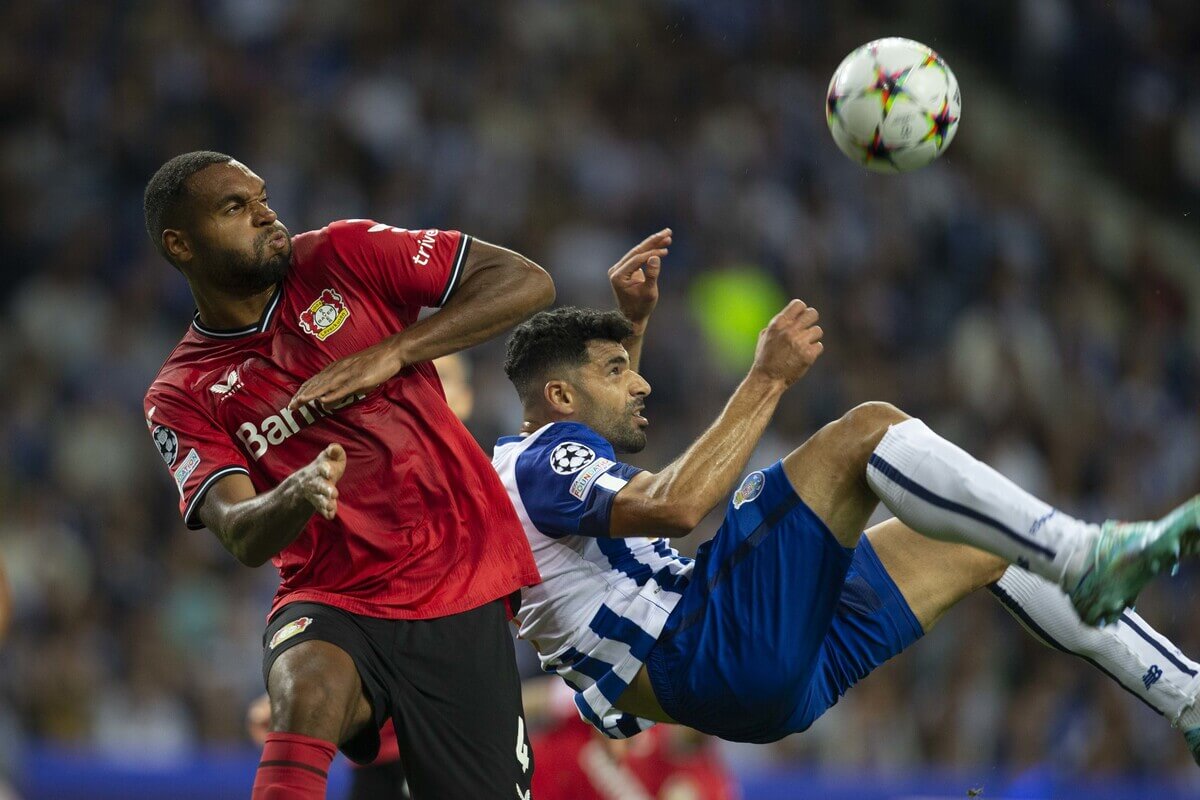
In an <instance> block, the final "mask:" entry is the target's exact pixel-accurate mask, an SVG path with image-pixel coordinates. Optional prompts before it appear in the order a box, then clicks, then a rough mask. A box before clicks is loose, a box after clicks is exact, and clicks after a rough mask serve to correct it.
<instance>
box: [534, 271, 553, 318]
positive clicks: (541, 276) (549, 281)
mask: <svg viewBox="0 0 1200 800" xmlns="http://www.w3.org/2000/svg"><path fill="white" fill-rule="evenodd" d="M528 263H529V266H530V267H531V269H530V274H529V282H530V284H531V290H530V293H531V294H532V295H533V302H532V306H533V309H532V310H533V311H535V312H537V311H541V310H542V309H543V308H548V307H550V306H552V305H554V297H555V291H554V279H553V278H551V277H550V273H549V272H546V270H544V269H542V268H541V267H539V266H538V265H537V264H534V263H533V262H532V261H531V262H528Z"/></svg>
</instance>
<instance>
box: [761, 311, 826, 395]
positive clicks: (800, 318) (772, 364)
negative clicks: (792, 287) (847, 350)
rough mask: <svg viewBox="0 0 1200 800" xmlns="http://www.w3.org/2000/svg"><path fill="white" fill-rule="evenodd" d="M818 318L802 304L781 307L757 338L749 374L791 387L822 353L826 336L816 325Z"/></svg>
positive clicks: (815, 313) (818, 315)
mask: <svg viewBox="0 0 1200 800" xmlns="http://www.w3.org/2000/svg"><path fill="white" fill-rule="evenodd" d="M820 318H821V315H820V314H818V313H817V310H816V309H815V308H810V307H809V306H807V305H805V304H804V302H803V301H801V300H793V301H792V302H790V303H788V304H787V305H786V306H784V307H783V310H782V311H780V312H779V313H778V314H776V315H775V317H774V318H773V319H772V320H771V322H770V323H769V324H768V325H767V327H765V328H763V330H762V333H760V334H759V335H758V348H757V350H756V351H755V354H754V366H753V367H752V368H751V371H757V372H759V373H760V374H762V375H764V376H766V377H768V378H770V379H772V380H777V381H782V382H783V385H784V386H791V385H792V384H793V383H795V382H796V381H798V380H800V378H802V377H803V376H804V373H806V372H808V368H809V367H811V366H812V365H813V363H814V362H815V361H816V360H817V359H818V358H820V356H821V353H822V352H823V351H824V350H825V345H824V344H822V342H821V337H822V336H824V335H825V332H824V331H823V330H821V326H820V325H818V324H817V320H819V319H820Z"/></svg>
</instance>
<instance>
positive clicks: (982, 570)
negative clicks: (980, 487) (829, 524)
mask: <svg viewBox="0 0 1200 800" xmlns="http://www.w3.org/2000/svg"><path fill="white" fill-rule="evenodd" d="M867 539H868V540H869V541H870V542H871V545H872V547H874V549H875V554H876V555H877V556H879V560H880V562H881V563H882V564H883V567H884V569H885V570H887V573H888V575H889V576H890V577H891V579H892V581H894V582H895V584H896V588H897V589H899V590H900V594H902V595H903V596H904V600H905V601H906V602H907V603H908V607H909V608H910V609H912V612H913V616H915V617H916V618H917V620H919V621H920V623H921V627H922V628H923V629H924V630H925V632H926V633H928V632H929V631H931V630H933V626H934V625H935V624H937V621H938V620H939V619H941V618H942V615H943V614H945V613H946V612H947V611H949V610H950V607H951V606H953V605H955V604H956V603H958V601H960V600H962V599H963V598H964V597H966V596H967V595H969V594H971V593H972V592H974V591H975V590H977V589H981V588H983V587H984V586H987V585H988V584H991V583H995V582H996V581H998V580H1000V576H1002V575H1003V574H1004V571H1005V570H1006V569H1008V564H1007V563H1006V562H1005V561H1004V559H1002V558H1000V557H999V556H994V555H992V554H991V553H985V552H983V551H982V550H976V549H975V548H973V547H967V546H966V545H961V544H951V543H949V542H940V541H937V540H935V539H929V538H926V537H924V536H921V535H920V534H919V533H917V532H916V531H914V530H913V529H912V528H909V527H908V526H907V525H905V524H904V523H903V522H901V521H900V520H898V519H889V520H887V521H886V522H882V523H880V524H879V525H876V526H875V527H873V528H871V529H870V530H869V531H867ZM1060 594H1061V592H1060ZM1064 599H1065V596H1064Z"/></svg>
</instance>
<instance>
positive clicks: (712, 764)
mask: <svg viewBox="0 0 1200 800" xmlns="http://www.w3.org/2000/svg"><path fill="white" fill-rule="evenodd" d="M525 708H526V712H527V713H528V714H529V716H530V717H531V718H535V719H536V717H538V716H543V717H547V718H548V719H549V725H547V726H545V727H543V728H542V729H541V730H538V731H537V732H536V733H535V734H534V735H533V751H534V753H535V754H536V755H537V762H538V771H537V773H536V774H534V776H533V797H535V798H537V800H655V798H658V800H737V798H738V797H739V796H740V792H739V791H738V788H737V783H736V782H735V781H734V779H733V776H732V775H731V774H730V773H729V770H728V769H727V768H726V767H725V764H724V762H723V761H722V759H721V756H720V753H718V752H717V748H716V747H715V742H714V741H713V740H712V739H711V738H710V737H708V736H705V735H704V734H702V733H697V732H696V731H693V730H691V729H689V728H685V727H683V726H681V725H655V726H654V727H653V728H651V729H650V730H648V731H645V732H643V733H642V734H641V735H640V736H637V737H634V738H633V739H616V740H614V739H609V738H607V737H606V736H604V734H602V733H600V732H599V731H597V730H596V729H595V728H593V727H592V726H591V725H589V724H588V723H586V722H584V721H583V720H582V719H580V717H579V711H578V709H576V708H575V702H574V693H573V692H571V690H570V689H569V688H568V687H567V685H566V684H564V683H562V682H561V681H556V680H553V679H549V680H546V679H539V680H534V681H526V683H525Z"/></svg>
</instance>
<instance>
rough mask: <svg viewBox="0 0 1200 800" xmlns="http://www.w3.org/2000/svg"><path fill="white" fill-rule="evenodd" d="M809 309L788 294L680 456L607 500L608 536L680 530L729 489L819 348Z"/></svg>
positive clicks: (677, 532) (638, 477) (668, 533)
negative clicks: (736, 381)
mask: <svg viewBox="0 0 1200 800" xmlns="http://www.w3.org/2000/svg"><path fill="white" fill-rule="evenodd" d="M818 318H819V315H818V314H817V311H816V309H814V308H809V307H808V306H806V305H805V304H804V303H802V302H801V301H799V300H793V301H792V302H791V303H789V304H788V305H787V306H786V307H785V308H784V309H783V310H782V311H780V312H779V313H778V314H776V315H775V318H774V319H772V320H771V323H770V324H769V325H768V326H767V327H766V328H765V329H764V330H763V332H762V333H761V334H760V335H759V339H758V349H757V351H756V353H755V356H754V365H753V366H752V367H751V368H750V372H749V373H748V374H747V375H746V378H745V379H744V380H743V381H742V383H741V384H740V385H739V386H738V388H737V390H736V391H734V393H733V396H732V397H730V398H729V402H728V403H726V404H725V409H724V410H723V411H722V412H721V414H720V416H718V417H717V419H716V421H715V422H713V424H712V425H711V426H710V427H709V428H708V430H706V431H705V432H704V433H703V434H702V435H701V436H700V438H699V439H697V440H696V442H695V443H694V444H693V445H692V446H691V447H689V448H688V449H687V450H686V451H685V452H684V454H683V455H682V456H680V457H679V458H677V459H676V460H675V461H674V462H672V463H671V464H670V465H669V466H668V467H666V469H663V470H662V471H661V472H658V473H657V474H651V473H645V472H643V473H639V474H638V475H635V476H634V477H633V478H632V479H631V480H630V481H629V483H628V485H626V486H625V487H624V488H623V489H622V490H621V491H620V492H619V493H618V494H617V496H616V498H615V499H614V501H613V507H612V515H611V517H610V522H609V535H610V536H654V535H659V536H663V535H666V536H683V535H686V534H688V533H690V532H691V531H692V530H693V529H694V528H695V527H696V526H697V525H699V524H700V520H702V519H704V516H705V515H706V514H708V512H709V511H712V509H713V507H714V506H716V504H717V503H719V502H720V501H721V499H722V498H724V497H725V496H726V495H728V494H729V492H730V490H731V489H732V488H733V484H734V482H735V481H736V480H737V479H738V478H739V477H740V476H741V474H742V471H743V470H744V469H745V468H746V464H747V462H749V460H750V454H751V453H753V452H754V448H755V447H756V446H757V445H758V440H759V439H760V438H762V435H763V432H764V431H765V430H766V428H767V423H769V422H770V421H771V416H772V415H773V414H774V413H775V408H776V406H778V405H779V400H780V398H781V397H783V393H784V392H785V391H787V388H788V387H789V386H791V385H792V384H793V383H795V382H796V381H798V380H799V379H800V378H801V377H802V376H803V375H804V374H805V373H806V372H808V369H809V367H811V366H812V364H813V362H815V361H816V360H817V358H819V357H820V355H821V353H822V352H823V350H824V345H823V344H822V342H821V338H822V336H823V335H824V332H823V331H822V330H821V328H820V326H818V325H817V324H816V323H817V320H818Z"/></svg>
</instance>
